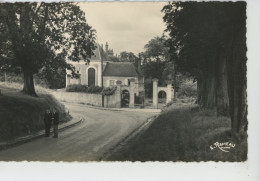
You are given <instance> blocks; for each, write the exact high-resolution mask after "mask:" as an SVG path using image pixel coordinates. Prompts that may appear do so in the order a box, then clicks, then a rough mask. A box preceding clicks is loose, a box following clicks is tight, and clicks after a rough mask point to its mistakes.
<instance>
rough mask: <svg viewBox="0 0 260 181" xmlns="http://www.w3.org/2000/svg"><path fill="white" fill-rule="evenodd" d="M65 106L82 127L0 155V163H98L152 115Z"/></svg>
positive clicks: (139, 111)
mask: <svg viewBox="0 0 260 181" xmlns="http://www.w3.org/2000/svg"><path fill="white" fill-rule="evenodd" d="M65 106H66V107H67V108H68V109H69V110H70V113H71V114H72V115H73V116H81V117H83V118H84V119H85V120H84V122H83V123H81V124H79V125H77V126H75V127H72V128H69V129H66V130H64V131H62V132H60V133H59V138H58V139H57V138H56V139H55V138H52V137H49V138H45V137H44V138H40V139H37V140H34V141H32V142H29V143H25V144H23V145H19V146H17V147H13V148H10V149H7V150H4V151H1V152H0V161H24V160H27V161H99V160H100V158H101V157H102V155H103V154H104V153H106V152H107V151H108V150H110V149H112V148H113V147H115V145H117V144H118V143H119V142H120V141H122V139H123V138H125V137H126V136H127V135H129V134H130V133H131V132H133V130H135V129H136V128H138V127H140V126H141V125H142V124H143V123H144V122H145V121H146V120H147V119H148V118H149V117H151V116H153V115H156V114H158V113H155V112H153V111H152V112H150V111H149V112H147V111H146V112H144V111H141V110H136V111H109V110H100V109H96V108H91V107H88V106H85V105H80V104H69V103H66V104H65Z"/></svg>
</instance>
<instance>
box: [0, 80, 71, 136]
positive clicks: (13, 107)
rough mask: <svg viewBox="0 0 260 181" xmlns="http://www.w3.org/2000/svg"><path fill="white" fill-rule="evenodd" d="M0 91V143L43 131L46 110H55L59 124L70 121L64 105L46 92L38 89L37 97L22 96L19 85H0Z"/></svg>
mask: <svg viewBox="0 0 260 181" xmlns="http://www.w3.org/2000/svg"><path fill="white" fill-rule="evenodd" d="M36 89H38V87H37V88H36ZM0 90H1V95H0V141H6V140H10V139H13V138H15V137H19V136H25V135H27V134H31V133H33V132H36V131H39V130H42V129H44V122H43V116H44V112H45V110H46V108H50V107H51V108H56V109H57V111H58V112H59V113H60V118H61V122H63V121H68V120H70V119H71V117H70V116H69V115H68V114H66V111H65V107H64V105H63V104H61V103H59V102H58V101H57V100H56V99H55V98H54V97H53V96H51V95H49V94H47V92H46V91H48V90H46V91H45V90H44V89H43V88H39V89H38V91H37V94H38V97H31V96H28V95H25V94H23V93H22V92H21V90H22V88H21V85H19V84H3V83H1V84H0Z"/></svg>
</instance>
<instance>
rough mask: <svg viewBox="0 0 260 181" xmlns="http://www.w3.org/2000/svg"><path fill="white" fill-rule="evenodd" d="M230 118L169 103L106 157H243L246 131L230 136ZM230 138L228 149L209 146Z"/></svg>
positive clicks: (131, 159) (151, 159)
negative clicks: (120, 148) (122, 145)
mask: <svg viewBox="0 0 260 181" xmlns="http://www.w3.org/2000/svg"><path fill="white" fill-rule="evenodd" d="M229 128H230V119H229V118H227V117H216V116H215V112H214V111H212V110H199V109H198V107H196V106H195V105H183V104H182V105H181V104H179V105H176V104H174V105H172V106H170V107H168V108H167V109H166V110H165V111H164V112H163V113H162V114H161V115H159V116H158V117H157V119H156V120H155V121H154V123H153V124H152V125H151V126H150V127H149V128H148V129H147V131H145V132H144V133H142V134H141V135H139V136H138V137H136V138H134V139H133V140H132V141H131V142H130V143H129V144H128V145H126V146H125V147H123V149H122V150H120V151H118V152H116V153H114V154H113V155H112V156H111V157H110V158H108V160H111V161H112V160H113V161H115V160H120V161H125V160H130V161H209V160H214V161H244V160H246V159H247V135H237V136H235V137H233V138H232V137H231V136H230V135H231V134H230V132H229ZM227 141H229V142H232V143H235V144H236V146H235V148H233V149H231V150H230V152H228V153H226V152H222V151H220V150H219V149H213V150H210V145H212V144H213V143H215V142H227Z"/></svg>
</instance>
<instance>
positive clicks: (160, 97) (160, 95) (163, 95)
mask: <svg viewBox="0 0 260 181" xmlns="http://www.w3.org/2000/svg"><path fill="white" fill-rule="evenodd" d="M158 103H162V104H166V92H165V91H163V90H161V91H159V92H158Z"/></svg>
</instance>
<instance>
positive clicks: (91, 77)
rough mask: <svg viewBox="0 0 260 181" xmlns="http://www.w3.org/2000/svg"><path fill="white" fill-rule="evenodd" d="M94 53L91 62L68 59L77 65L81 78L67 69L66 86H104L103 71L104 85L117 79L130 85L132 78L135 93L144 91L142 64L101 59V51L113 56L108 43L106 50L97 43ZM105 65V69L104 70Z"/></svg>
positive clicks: (125, 84)
mask: <svg viewBox="0 0 260 181" xmlns="http://www.w3.org/2000/svg"><path fill="white" fill-rule="evenodd" d="M96 47H97V48H96V49H95V50H94V55H93V56H92V58H91V59H90V62H89V63H86V62H85V61H84V60H81V61H79V62H72V61H68V63H70V64H72V65H73V66H75V70H76V71H77V73H79V75H80V78H78V79H76V78H72V77H71V76H70V74H71V72H70V71H68V70H67V75H66V87H67V86H68V85H71V84H83V85H88V86H93V85H94V86H100V87H101V86H102V73H103V86H104V87H109V86H114V85H116V82H117V81H121V82H122V84H121V85H122V86H123V87H124V86H130V80H131V79H134V82H135V93H136V95H137V96H138V95H139V93H140V92H144V76H143V75H142V72H141V69H140V65H139V66H138V67H136V66H135V65H134V64H133V63H130V62H109V61H106V60H103V66H102V61H101V58H102V57H101V52H104V54H107V55H112V56H113V49H108V44H107V43H106V46H105V51H103V48H102V46H100V45H98V44H96ZM102 67H103V70H102Z"/></svg>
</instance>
